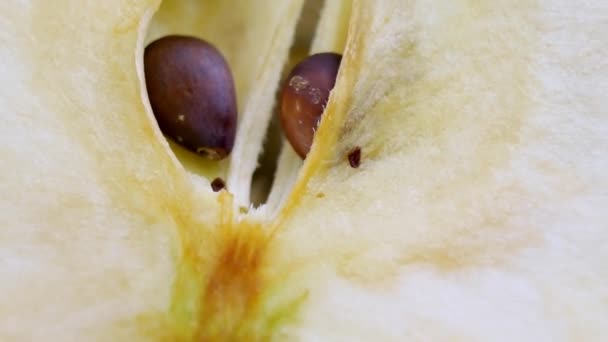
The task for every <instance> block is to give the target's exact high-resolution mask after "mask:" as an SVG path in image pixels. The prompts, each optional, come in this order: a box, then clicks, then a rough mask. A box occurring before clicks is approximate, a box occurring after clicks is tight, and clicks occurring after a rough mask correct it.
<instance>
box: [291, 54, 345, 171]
mask: <svg viewBox="0 0 608 342" xmlns="http://www.w3.org/2000/svg"><path fill="white" fill-rule="evenodd" d="M341 60H342V56H341V55H339V54H336V53H330V52H327V53H319V54H314V55H311V56H309V57H307V58H305V59H304V60H303V61H301V62H300V63H298V64H297V65H296V66H295V67H294V68H293V69H292V70H291V72H290V74H289V76H288V77H287V80H288V81H287V82H286V83H285V84H284V86H283V87H282V90H281V101H280V112H279V116H280V121H281V126H282V127H283V132H284V133H285V136H286V137H287V140H288V141H289V143H290V144H291V146H292V147H293V149H294V150H295V151H296V153H297V154H298V155H299V156H300V157H301V158H302V159H304V158H306V155H307V154H308V152H309V151H310V147H311V146H312V141H313V138H314V134H315V131H316V129H317V125H318V123H319V121H320V119H321V115H322V114H323V111H324V110H325V106H326V105H327V100H328V99H329V94H330V92H331V90H332V89H333V87H334V85H335V83H336V77H337V75H338V69H339V67H340V62H341Z"/></svg>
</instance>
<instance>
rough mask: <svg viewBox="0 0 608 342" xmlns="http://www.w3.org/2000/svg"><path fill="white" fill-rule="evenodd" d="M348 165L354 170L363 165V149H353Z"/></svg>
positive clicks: (349, 155)
mask: <svg viewBox="0 0 608 342" xmlns="http://www.w3.org/2000/svg"><path fill="white" fill-rule="evenodd" d="M348 163H349V164H350V167H352V168H353V169H356V168H358V167H359V165H361V148H360V147H359V146H357V147H355V148H353V149H352V150H351V151H350V153H349V154H348Z"/></svg>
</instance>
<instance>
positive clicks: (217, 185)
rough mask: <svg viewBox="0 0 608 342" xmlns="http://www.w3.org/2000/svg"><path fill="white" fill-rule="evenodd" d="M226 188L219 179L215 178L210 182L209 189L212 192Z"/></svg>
mask: <svg viewBox="0 0 608 342" xmlns="http://www.w3.org/2000/svg"><path fill="white" fill-rule="evenodd" d="M225 187H226V183H225V182H224V180H223V179H221V178H220V177H217V178H215V179H214V180H213V182H211V189H212V190H213V191H214V192H218V191H220V190H222V189H224V188H225Z"/></svg>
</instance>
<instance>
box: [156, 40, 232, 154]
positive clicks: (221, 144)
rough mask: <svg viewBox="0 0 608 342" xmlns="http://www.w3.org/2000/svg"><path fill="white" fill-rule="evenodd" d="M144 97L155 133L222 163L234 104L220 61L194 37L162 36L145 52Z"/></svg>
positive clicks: (228, 75) (217, 54) (228, 76)
mask: <svg viewBox="0 0 608 342" xmlns="http://www.w3.org/2000/svg"><path fill="white" fill-rule="evenodd" d="M144 71H145V75H146V87H147V90H148V97H149V99H150V104H151V105H152V111H153V112H154V116H155V117H156V120H157V121H158V125H159V127H160V129H161V131H162V132H163V133H164V134H165V135H167V136H168V137H170V138H171V139H173V140H175V141H176V142H177V143H179V144H180V145H182V146H184V147H186V148H187V149H189V150H191V151H194V152H197V153H201V154H204V155H207V156H208V157H209V158H211V159H222V158H224V157H226V156H227V155H228V154H230V152H231V151H232V146H233V145H234V138H235V135H236V121H237V105H236V95H235V90H234V81H233V79H232V75H231V73H230V69H229V67H228V64H227V63H226V60H225V59H224V57H222V55H221V54H220V52H219V51H218V50H217V49H216V48H215V47H213V46H212V45H211V44H209V43H207V42H205V41H203V40H201V39H198V38H194V37H186V36H166V37H164V38H160V39H158V40H156V41H154V42H152V43H151V44H150V45H148V46H147V47H146V50H145V52H144Z"/></svg>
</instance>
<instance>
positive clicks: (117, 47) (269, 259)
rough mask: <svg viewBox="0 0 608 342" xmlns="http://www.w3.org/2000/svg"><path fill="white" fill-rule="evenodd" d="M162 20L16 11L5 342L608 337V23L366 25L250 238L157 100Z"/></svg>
mask: <svg viewBox="0 0 608 342" xmlns="http://www.w3.org/2000/svg"><path fill="white" fill-rule="evenodd" d="M211 3H212V2H210V4H211ZM234 3H235V4H237V3H238V1H235V2H234ZM346 3H347V2H337V1H336V2H331V1H330V2H328V3H327V7H326V10H325V11H324V14H323V15H324V17H322V18H321V22H320V26H319V27H320V29H319V30H328V31H332V32H334V31H335V32H338V31H340V30H341V29H340V28H339V27H337V26H332V25H331V24H328V23H330V22H331V17H330V18H329V19H328V17H326V16H329V15H330V14H333V13H335V12H332V11H333V10H335V9H336V8H340V6H345V7H348V6H347V5H345V4H346ZM218 4H219V2H218ZM257 4H258V5H261V4H266V5H268V7H265V8H266V10H267V11H272V10H274V9H275V7H277V5H276V4H274V5H273V6H271V5H272V4H270V3H269V2H268V3H267V2H262V1H260V2H259V3H257ZM154 5H155V3H152V2H146V1H142V2H137V1H131V2H124V1H105V2H98V1H90V2H86V1H78V2H76V1H61V2H53V3H44V2H33V3H24V2H17V1H5V2H3V3H2V4H0V13H2V16H1V18H2V21H0V32H1V34H2V36H0V37H2V39H3V41H4V42H6V45H5V46H6V47H3V48H1V49H0V60H1V61H2V63H1V64H0V65H2V67H0V71H1V72H2V73H3V75H5V76H6V77H4V78H3V79H4V80H9V82H4V84H3V86H2V88H1V89H0V90H1V91H0V110H1V111H2V114H3V115H2V116H1V119H0V120H2V125H0V139H2V141H3V143H2V144H0V160H1V161H2V162H3V163H4V165H3V166H4V167H3V168H2V170H3V171H2V172H1V173H0V180H1V181H0V190H2V193H3V194H9V195H7V196H4V197H2V198H0V214H1V215H0V218H1V220H2V223H3V224H2V228H1V230H0V234H2V235H1V238H0V246H1V248H0V253H1V254H0V255H1V256H2V259H1V260H2V264H1V267H0V277H1V278H2V279H4V280H5V281H3V282H2V285H0V290H1V291H0V293H1V294H0V298H1V299H2V300H0V303H1V304H0V337H2V339H7V340H31V339H42V338H45V339H52V340H78V339H80V340H82V339H88V340H91V339H93V340H121V339H122V340H137V339H149V340H162V339H163V338H165V339H174V338H175V336H178V337H181V338H183V339H188V338H190V337H199V338H215V339H216V340H220V339H222V338H223V339H229V338H232V339H233V340H234V339H236V338H241V339H243V340H256V339H258V340H262V339H271V338H275V339H278V340H286V339H287V340H318V339H326V340H350V341H352V340H370V339H375V340H384V341H388V340H404V339H412V340H417V339H427V340H428V339H431V340H454V339H463V340H501V339H502V340H514V339H517V340H534V341H538V340H601V339H603V338H605V337H606V335H607V334H608V332H607V331H606V326H608V325H607V324H606V320H607V319H608V318H607V317H608V312H607V311H608V309H607V307H608V306H607V305H606V301H607V300H608V289H607V288H606V286H605V283H606V279H607V278H608V274H607V271H606V267H605V266H606V261H605V260H608V255H607V253H608V252H607V249H606V248H605V245H606V240H607V239H608V235H607V234H608V229H607V227H606V222H608V213H606V211H605V210H603V209H604V208H605V207H606V205H607V204H608V203H607V202H608V199H607V194H606V191H605V189H607V188H608V178H607V177H606V173H605V170H606V169H607V167H608V165H607V164H608V161H607V160H606V158H605V157H604V156H603V154H604V151H606V150H608V141H607V139H608V138H607V137H608V134H606V128H605V127H607V125H608V122H607V121H608V117H607V116H606V115H605V108H606V106H607V104H606V99H605V97H604V94H605V89H606V88H607V87H608V85H607V83H606V82H608V81H607V79H608V77H606V75H608V70H607V67H608V66H607V65H606V63H605V60H606V56H607V55H608V51H607V47H608V41H606V40H607V39H608V38H607V37H605V35H603V32H606V31H607V30H608V27H607V26H606V25H607V24H606V23H605V20H604V19H603V18H605V17H606V15H607V14H608V8H607V7H606V5H605V4H604V2H602V1H589V2H585V3H584V4H581V3H578V4H577V3H572V2H570V1H565V0H564V1H520V2H517V3H514V2H512V1H477V2H471V1H454V2H450V3H449V4H448V3H446V2H445V1H400V0H399V1H397V0H394V1H391V0H382V1H375V2H369V1H355V2H353V4H352V18H351V20H350V29H349V31H348V35H347V37H346V36H342V37H339V36H340V35H339V34H329V35H328V37H327V40H326V41H324V40H323V38H317V39H318V40H317V41H316V42H315V46H316V47H320V46H321V47H322V46H323V45H325V44H327V45H331V46H339V45H340V43H339V41H340V40H346V41H347V43H346V47H345V50H344V59H343V60H342V66H341V71H340V76H339V78H338V81H337V84H336V87H335V88H334V89H335V90H334V92H333V93H332V96H331V98H330V102H329V104H328V108H327V111H326V113H325V115H324V116H323V119H322V122H321V126H320V128H319V131H318V132H317V138H316V139H315V143H314V144H313V147H312V150H311V152H310V154H309V156H308V158H307V160H306V162H305V163H304V165H303V168H302V170H301V171H300V172H299V174H298V177H297V181H296V182H295V183H294V185H293V188H292V191H291V192H288V193H289V196H288V197H285V198H286V201H285V202H283V201H278V203H280V204H281V205H279V206H278V207H279V208H278V209H279V212H278V213H279V214H278V216H277V217H276V218H269V217H258V218H257V219H254V218H250V217H248V218H247V219H245V221H239V220H237V219H234V218H233V215H234V214H233V212H232V204H231V199H230V196H228V194H227V193H225V192H220V193H218V194H217V195H216V194H214V193H213V192H212V191H211V190H210V189H209V186H208V183H206V180H201V179H199V178H198V177H193V176H191V174H190V173H187V172H186V171H185V170H184V169H183V168H182V166H181V164H180V163H178V162H177V159H175V157H174V156H173V154H172V153H171V152H170V150H169V149H168V148H167V145H166V143H165V142H164V140H163V137H162V136H161V135H160V132H159V131H158V130H157V129H156V127H155V126H154V124H153V118H152V117H151V116H150V114H149V112H147V111H146V108H145V105H146V104H145V101H142V100H141V97H140V94H139V91H140V89H141V80H142V78H141V68H139V69H138V68H136V66H135V62H134V51H135V46H136V45H138V44H139V45H138V46H139V51H141V49H142V48H143V42H142V41H141V40H139V41H138V37H141V36H142V35H143V32H142V31H143V29H141V30H140V28H141V27H143V26H145V25H141V26H140V23H141V20H142V17H145V15H146V13H147V14H150V13H151V12H149V11H148V9H149V8H153V7H154ZM218 6H220V7H221V5H218ZM76 8H77V9H78V10H76ZM201 16H203V14H201ZM24 18H28V19H29V20H24ZM226 18H228V16H226ZM222 19H225V18H222ZM217 20H218V21H219V19H217ZM144 22H145V20H144ZM582 23H584V25H583V24H582ZM335 25H338V23H336V24H335ZM75 28H78V29H75ZM321 33H323V31H321V32H319V35H318V37H320V36H323V35H322V34H321ZM228 36H229V35H228V34H227V35H226V37H228ZM82 44H85V45H86V46H85V47H86V49H85V48H83V47H82ZM322 48H323V50H330V49H328V48H326V47H322ZM313 49H315V47H313ZM231 51H234V50H231ZM102 57H104V58H102ZM228 60H229V63H230V57H228ZM138 72H139V76H140V77H139V78H138ZM239 74H241V73H240V72H239V71H236V72H235V81H236V83H237V89H239V87H243V86H242V85H241V86H239V84H244V83H239V82H242V81H239V77H242V75H241V76H239ZM245 83H246V82H245ZM253 88H255V87H253V86H252V87H251V88H247V89H253ZM59 89H60V90H61V91H59ZM253 92H255V91H254V90H251V92H248V91H245V96H246V97H248V95H249V94H252V93H253ZM239 96H242V95H240V93H239ZM251 96H252V97H251V101H253V102H256V101H257V100H256V99H258V97H256V96H253V95H251ZM260 96H261V95H260ZM268 96H269V97H270V95H268ZM240 101H243V100H240ZM253 112H255V111H253ZM85 114H86V115H85ZM260 115H261V116H263V115H265V114H260ZM254 119H258V117H254V118H253V119H251V120H254ZM242 120H244V119H242ZM237 140H238V139H237ZM260 140H261V139H260ZM237 145H238V144H237ZM133 146H137V149H135V148H134V147H133ZM354 146H360V147H361V149H362V151H363V153H362V162H361V166H360V167H359V168H358V169H352V168H351V167H350V165H349V164H348V161H347V160H346V155H347V154H348V153H349V152H350V151H351V150H352V148H353V147H354ZM252 148H253V147H252ZM257 148H259V146H258V147H257ZM235 150H238V149H235ZM284 155H285V156H286V157H285V158H283V159H282V161H287V162H289V163H291V162H290V159H289V158H290V157H289V155H288V154H287V152H286V154H284ZM240 157H242V154H240V152H237V153H236V155H233V157H231V158H232V159H234V158H240ZM247 163H249V161H248V160H247ZM298 163H299V162H298ZM237 165H242V164H238V163H237ZM290 165H299V164H297V163H295V162H294V164H290ZM230 167H231V168H232V167H233V165H232V164H231V166H230ZM288 169H289V167H286V168H280V169H279V170H288ZM286 173H287V174H289V172H286ZM279 176H280V175H278V177H279ZM281 177H282V176H281ZM290 177H293V176H290V175H285V176H284V179H285V180H284V183H281V184H285V185H289V184H291V183H290V182H291V181H290V179H292V178H290ZM236 178H237V179H240V178H239V177H236ZM281 179H283V178H281ZM282 182H283V181H282ZM235 184H240V183H239V182H236V183H235ZM203 185H205V186H203ZM229 188H230V186H229ZM231 190H232V189H231ZM278 194H279V196H278V197H279V198H281V196H282V194H281V193H280V192H279V193H278ZM237 197H238V196H237ZM254 214H255V213H254ZM256 220H257V221H256ZM345 313H348V314H345ZM286 317H287V319H285V318H286ZM232 332H234V334H233V335H232V336H230V334H231V333H232Z"/></svg>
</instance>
